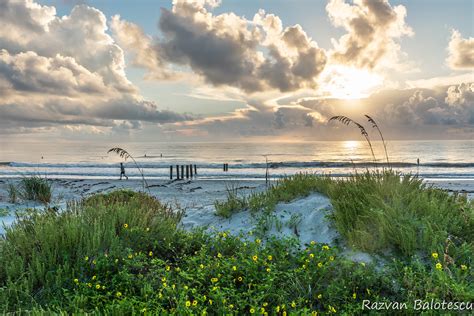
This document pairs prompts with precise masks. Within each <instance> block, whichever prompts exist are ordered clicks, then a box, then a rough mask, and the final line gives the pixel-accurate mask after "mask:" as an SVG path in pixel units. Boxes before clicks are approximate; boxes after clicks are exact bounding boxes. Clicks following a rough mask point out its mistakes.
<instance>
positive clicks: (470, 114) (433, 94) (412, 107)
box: [384, 83, 474, 127]
mask: <svg viewBox="0 0 474 316" xmlns="http://www.w3.org/2000/svg"><path fill="white" fill-rule="evenodd" d="M443 91H444V92H441V93H439V92H437V91H434V90H415V91H414V93H413V95H411V96H410V97H409V98H408V100H406V101H404V102H403V103H398V104H390V105H388V106H387V107H386V108H385V109H384V112H385V114H386V115H387V117H390V121H391V123H399V124H401V125H420V126H422V125H439V126H445V125H453V126H457V127H462V126H469V125H474V84H473V83H470V84H465V83H462V84H460V85H455V86H450V87H447V89H445V90H443ZM444 96H445V97H444Z"/></svg>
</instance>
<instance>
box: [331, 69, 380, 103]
mask: <svg viewBox="0 0 474 316" xmlns="http://www.w3.org/2000/svg"><path fill="white" fill-rule="evenodd" d="M322 78H323V79H322V89H323V91H325V93H326V95H327V96H328V97H330V98H337V99H363V98H366V97H368V96H369V95H370V94H371V93H372V92H374V90H375V89H376V88H378V87H380V86H381V85H382V83H383V78H382V77H381V76H380V75H377V74H375V73H373V72H370V71H368V70H364V69H358V68H354V67H347V66H341V65H333V66H328V67H327V69H326V70H325V71H324V73H323V74H322Z"/></svg>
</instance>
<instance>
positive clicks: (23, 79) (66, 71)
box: [0, 49, 106, 96]
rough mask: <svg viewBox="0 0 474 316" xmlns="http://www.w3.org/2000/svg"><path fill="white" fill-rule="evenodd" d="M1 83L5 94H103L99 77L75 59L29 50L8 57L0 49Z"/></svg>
mask: <svg viewBox="0 0 474 316" xmlns="http://www.w3.org/2000/svg"><path fill="white" fill-rule="evenodd" d="M0 80H1V81H2V82H3V84H2V86H3V87H2V88H1V89H3V90H5V91H6V92H9V91H8V90H14V91H17V92H18V91H22V92H25V91H27V92H38V93H39V92H41V93H48V94H59V95H67V96H71V95H78V94H80V93H101V92H105V91H106V87H105V85H104V82H103V81H102V77H101V76H100V75H98V74H96V73H91V72H90V71H89V70H87V69H86V68H84V67H83V66H81V65H79V64H77V62H76V60H75V59H74V58H71V57H63V56H61V55H56V56H55V57H52V58H47V57H43V56H38V55H37V54H36V53H35V52H32V51H28V52H25V53H19V54H16V55H10V53H9V52H8V51H6V50H4V49H2V50H0ZM10 92H11V91H10Z"/></svg>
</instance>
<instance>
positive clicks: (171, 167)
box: [170, 166, 173, 180]
mask: <svg viewBox="0 0 474 316" xmlns="http://www.w3.org/2000/svg"><path fill="white" fill-rule="evenodd" d="M170 180H173V166H170Z"/></svg>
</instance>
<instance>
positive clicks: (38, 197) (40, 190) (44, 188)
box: [7, 176, 53, 204]
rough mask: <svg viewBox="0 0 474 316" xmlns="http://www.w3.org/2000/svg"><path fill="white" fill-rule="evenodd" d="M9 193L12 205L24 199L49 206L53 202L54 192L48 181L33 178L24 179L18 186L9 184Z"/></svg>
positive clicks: (36, 177) (37, 177) (38, 177)
mask: <svg viewBox="0 0 474 316" xmlns="http://www.w3.org/2000/svg"><path fill="white" fill-rule="evenodd" d="M7 193H8V201H9V202H10V203H17V202H18V200H19V199H22V200H30V201H38V202H41V203H43V204H48V203H50V202H51V199H52V194H53V190H52V187H51V183H50V182H49V181H48V179H46V178H42V177H40V176H32V177H24V178H22V179H21V180H20V182H19V183H18V184H17V185H15V184H13V183H8V184H7Z"/></svg>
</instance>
